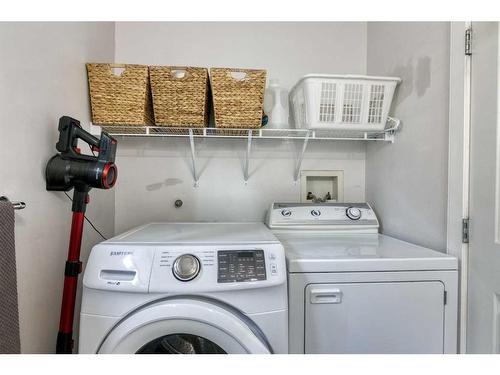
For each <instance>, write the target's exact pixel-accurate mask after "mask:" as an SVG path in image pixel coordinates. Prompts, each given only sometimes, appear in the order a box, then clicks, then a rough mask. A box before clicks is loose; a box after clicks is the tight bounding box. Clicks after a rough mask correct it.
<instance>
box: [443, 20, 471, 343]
mask: <svg viewBox="0 0 500 375" xmlns="http://www.w3.org/2000/svg"><path fill="white" fill-rule="evenodd" d="M470 27H471V23H470V22H452V23H451V27H450V108H449V146H448V213H447V216H448V218H447V246H446V248H447V252H448V253H449V254H451V255H454V256H456V257H457V258H458V259H459V268H460V283H459V285H460V292H459V293H460V295H459V317H458V322H459V327H458V333H459V334H458V337H459V342H458V348H459V353H465V351H466V348H467V346H466V340H467V278H468V259H469V245H468V244H467V243H463V242H462V219H464V218H467V219H468V218H469V186H470V183H469V147H470V144H469V137H470V83H471V59H472V57H471V56H470V55H466V54H465V31H466V30H467V29H468V28H470Z"/></svg>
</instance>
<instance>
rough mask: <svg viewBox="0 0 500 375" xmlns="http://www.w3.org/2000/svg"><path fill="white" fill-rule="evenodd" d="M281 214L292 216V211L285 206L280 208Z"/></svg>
mask: <svg viewBox="0 0 500 375" xmlns="http://www.w3.org/2000/svg"><path fill="white" fill-rule="evenodd" d="M281 215H282V216H284V217H289V216H292V211H290V210H288V209H286V208H285V209H283V210H281Z"/></svg>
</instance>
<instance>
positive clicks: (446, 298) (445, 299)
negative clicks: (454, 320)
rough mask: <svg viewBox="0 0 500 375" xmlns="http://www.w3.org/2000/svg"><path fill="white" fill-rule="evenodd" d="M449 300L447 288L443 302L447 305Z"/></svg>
mask: <svg viewBox="0 0 500 375" xmlns="http://www.w3.org/2000/svg"><path fill="white" fill-rule="evenodd" d="M447 300H448V292H447V291H446V290H445V291H444V293H443V303H444V304H445V305H446V302H447Z"/></svg>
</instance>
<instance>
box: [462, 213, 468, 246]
mask: <svg viewBox="0 0 500 375" xmlns="http://www.w3.org/2000/svg"><path fill="white" fill-rule="evenodd" d="M462 243H469V219H468V218H467V219H462Z"/></svg>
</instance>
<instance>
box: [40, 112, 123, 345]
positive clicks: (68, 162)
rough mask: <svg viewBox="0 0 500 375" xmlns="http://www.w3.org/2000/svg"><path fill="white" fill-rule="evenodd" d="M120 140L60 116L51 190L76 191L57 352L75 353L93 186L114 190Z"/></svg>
mask: <svg viewBox="0 0 500 375" xmlns="http://www.w3.org/2000/svg"><path fill="white" fill-rule="evenodd" d="M79 139H80V140H82V141H83V142H85V143H87V144H88V145H89V146H90V148H91V150H92V152H93V153H94V152H97V153H98V154H97V155H96V156H90V155H83V154H81V153H80V149H79V148H78V140H79ZM116 144H117V142H116V140H115V139H114V138H112V137H111V136H110V135H109V134H107V133H106V132H102V133H101V138H100V139H98V138H96V137H94V136H93V135H92V134H90V133H88V132H86V131H85V130H83V129H82V127H81V126H80V122H79V121H78V120H75V119H73V118H71V117H68V116H63V117H61V118H60V119H59V141H58V142H57V144H56V149H57V151H59V153H58V154H56V155H54V156H53V157H52V158H51V159H50V160H49V162H48V163H47V168H46V169H45V178H46V187H47V190H48V191H69V190H71V189H72V188H74V193H73V206H72V208H71V210H72V211H73V221H72V223H71V235H70V239H69V250H68V260H67V261H66V267H65V270H64V290H63V297H62V305H61V318H60V321H59V332H58V334H57V346H56V353H58V354H71V353H72V352H73V319H74V313H75V300H76V290H77V284H78V275H79V274H80V273H81V272H82V262H81V261H80V248H81V244H82V232H83V223H84V220H85V209H86V207H87V203H89V191H90V189H91V188H97V189H110V188H112V187H113V185H114V184H115V182H116V177H117V169H116V165H115V164H114V161H115V155H116Z"/></svg>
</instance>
